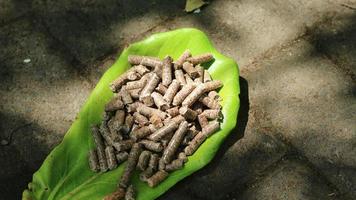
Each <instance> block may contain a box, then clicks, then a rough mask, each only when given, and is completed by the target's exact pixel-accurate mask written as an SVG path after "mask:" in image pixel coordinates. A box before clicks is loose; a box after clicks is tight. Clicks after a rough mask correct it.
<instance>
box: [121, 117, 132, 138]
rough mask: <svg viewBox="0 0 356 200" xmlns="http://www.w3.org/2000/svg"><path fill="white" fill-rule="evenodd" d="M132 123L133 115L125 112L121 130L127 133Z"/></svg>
mask: <svg viewBox="0 0 356 200" xmlns="http://www.w3.org/2000/svg"><path fill="white" fill-rule="evenodd" d="M133 123H134V117H133V116H132V115H130V114H128V113H127V114H126V117H125V123H124V126H123V127H122V129H121V132H122V133H124V134H127V133H129V132H130V130H131V128H132V125H133Z"/></svg>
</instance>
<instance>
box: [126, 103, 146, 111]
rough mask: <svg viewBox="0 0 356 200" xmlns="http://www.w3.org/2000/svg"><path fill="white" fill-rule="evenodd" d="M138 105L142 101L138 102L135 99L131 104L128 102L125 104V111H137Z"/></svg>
mask: <svg viewBox="0 0 356 200" xmlns="http://www.w3.org/2000/svg"><path fill="white" fill-rule="evenodd" d="M140 105H142V103H140V102H138V101H136V102H134V103H132V104H129V105H128V106H127V112H129V113H133V112H137V108H138V107H139V106H140Z"/></svg>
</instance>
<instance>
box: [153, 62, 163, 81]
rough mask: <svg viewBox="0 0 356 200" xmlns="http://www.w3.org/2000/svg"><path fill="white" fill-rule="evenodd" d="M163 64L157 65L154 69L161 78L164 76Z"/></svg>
mask: <svg viewBox="0 0 356 200" xmlns="http://www.w3.org/2000/svg"><path fill="white" fill-rule="evenodd" d="M162 68H163V66H162V65H156V66H155V67H154V69H153V73H155V74H156V75H157V76H158V77H159V78H162Z"/></svg>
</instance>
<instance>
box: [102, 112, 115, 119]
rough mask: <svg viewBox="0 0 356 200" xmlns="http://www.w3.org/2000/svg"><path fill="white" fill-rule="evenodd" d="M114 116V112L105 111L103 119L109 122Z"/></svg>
mask: <svg viewBox="0 0 356 200" xmlns="http://www.w3.org/2000/svg"><path fill="white" fill-rule="evenodd" d="M112 116H113V114H112V112H105V111H104V112H103V117H102V118H103V121H104V122H107V121H109V120H110V119H111V117H112Z"/></svg>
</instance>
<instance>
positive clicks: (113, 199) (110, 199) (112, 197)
mask: <svg viewBox="0 0 356 200" xmlns="http://www.w3.org/2000/svg"><path fill="white" fill-rule="evenodd" d="M125 193H126V192H125V189H124V188H121V187H119V188H117V190H116V191H115V192H113V193H111V194H109V195H107V196H105V197H104V199H103V200H119V199H123V198H124V197H125Z"/></svg>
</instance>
